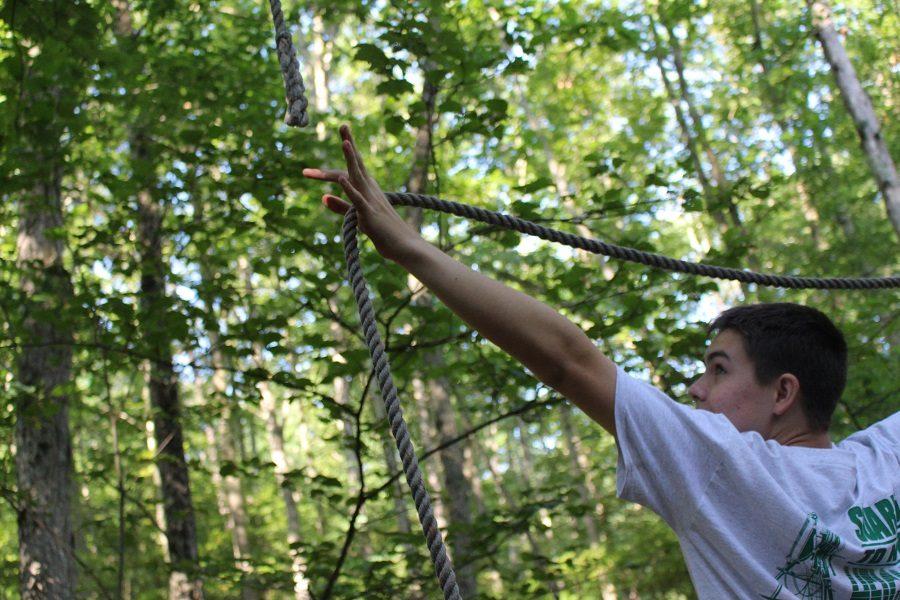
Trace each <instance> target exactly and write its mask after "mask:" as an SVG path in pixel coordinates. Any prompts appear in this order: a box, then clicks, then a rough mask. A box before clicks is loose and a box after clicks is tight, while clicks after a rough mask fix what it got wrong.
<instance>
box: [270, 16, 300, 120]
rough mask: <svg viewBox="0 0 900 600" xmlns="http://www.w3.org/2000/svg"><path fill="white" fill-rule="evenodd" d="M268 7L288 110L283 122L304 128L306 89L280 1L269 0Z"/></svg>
mask: <svg viewBox="0 0 900 600" xmlns="http://www.w3.org/2000/svg"><path fill="white" fill-rule="evenodd" d="M269 7H270V8H271V9H272V20H273V21H274V22H275V46H276V47H277V49H278V63H279V64H280V65H281V74H282V76H283V77H284V91H285V94H286V95H287V104H288V108H287V112H286V113H285V115H284V122H285V123H287V124H288V125H290V126H291V127H305V126H306V125H308V124H309V115H307V114H306V107H307V106H308V105H309V102H308V101H307V100H306V96H304V95H303V94H304V92H305V91H306V88H305V87H304V86H303V77H301V76H300V64H299V63H298V62H297V54H296V52H295V51H294V42H293V40H291V34H290V32H288V30H287V27H286V26H285V24H284V15H283V14H282V13H281V0H269Z"/></svg>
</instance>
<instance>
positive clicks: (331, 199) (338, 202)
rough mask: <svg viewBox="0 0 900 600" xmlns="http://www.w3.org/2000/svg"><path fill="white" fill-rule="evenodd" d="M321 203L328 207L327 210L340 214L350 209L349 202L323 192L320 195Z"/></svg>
mask: <svg viewBox="0 0 900 600" xmlns="http://www.w3.org/2000/svg"><path fill="white" fill-rule="evenodd" d="M322 204H324V205H325V206H326V207H327V208H328V210H330V211H332V212H336V213H338V214H341V215H342V214H344V213H346V212H347V211H348V210H350V203H349V202H346V201H345V200H342V199H340V198H338V197H337V196H333V195H331V194H325V195H324V196H322Z"/></svg>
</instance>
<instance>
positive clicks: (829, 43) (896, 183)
mask: <svg viewBox="0 0 900 600" xmlns="http://www.w3.org/2000/svg"><path fill="white" fill-rule="evenodd" d="M806 5H807V6H808V7H809V11H810V15H811V17H812V25H813V29H814V30H815V33H816V37H817V38H818V39H819V43H821V44H822V51H823V52H824V53H825V60H827V61H828V64H829V66H830V67H831V72H832V73H833V74H834V78H835V80H836V81H837V85H838V88H839V89H840V90H841V99H842V100H843V101H844V106H845V107H847V112H849V113H850V117H851V118H852V119H853V123H854V124H855V125H856V133H857V134H859V141H860V145H861V146H862V150H863V153H865V155H866V161H867V162H868V163H869V168H870V169H871V170H872V175H873V176H874V177H875V182H876V183H877V184H878V189H879V190H880V191H881V195H882V197H883V198H884V204H885V207H886V208H887V213H888V217H889V218H890V221H891V224H892V225H893V226H894V232H895V233H896V234H897V236H898V237H900V179H898V178H897V168H896V167H895V166H894V161H893V159H892V158H891V155H890V153H889V152H888V149H887V144H886V143H885V141H884V139H883V138H882V137H881V124H880V123H879V122H878V117H877V116H876V115H875V109H874V108H873V107H872V100H871V99H870V98H869V95H868V94H866V92H865V90H863V87H862V85H860V83H859V79H858V78H857V76H856V70H855V69H854V68H853V64H852V63H851V62H850V58H849V57H848V56H847V53H846V51H845V50H844V46H843V45H842V44H841V40H840V38H839V37H838V33H837V31H835V29H834V22H833V21H832V20H831V8H830V7H829V6H828V3H827V2H824V1H823V0H807V2H806Z"/></svg>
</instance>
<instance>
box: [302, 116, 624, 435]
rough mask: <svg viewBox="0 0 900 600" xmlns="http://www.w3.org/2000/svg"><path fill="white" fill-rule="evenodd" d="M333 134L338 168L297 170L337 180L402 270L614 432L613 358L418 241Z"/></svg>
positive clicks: (331, 200) (567, 324) (568, 326)
mask: <svg viewBox="0 0 900 600" xmlns="http://www.w3.org/2000/svg"><path fill="white" fill-rule="evenodd" d="M341 137H342V138H343V150H344V155H345V158H346V160H347V167H348V170H347V172H346V173H345V172H343V171H337V170H319V169H304V171H303V174H304V175H306V176H307V177H310V178H313V179H321V180H326V181H334V182H337V183H339V184H340V185H341V187H342V188H343V189H344V192H345V193H346V194H347V196H348V198H349V199H350V201H351V202H352V204H353V205H354V206H355V207H356V209H357V211H358V213H359V220H360V226H361V229H362V230H363V232H364V233H366V235H368V236H369V237H370V238H371V239H372V241H373V242H374V244H375V247H376V248H377V249H378V251H379V253H381V254H382V255H383V256H385V257H386V258H388V259H390V260H393V261H394V262H396V263H397V264H399V265H400V266H402V267H403V268H404V269H406V270H407V271H409V272H410V273H411V274H412V275H413V276H415V277H416V278H417V279H418V280H419V281H421V282H422V283H423V284H424V285H425V286H426V287H428V289H430V290H431V291H432V292H433V293H434V295H436V296H437V297H438V298H439V299H440V300H441V301H442V302H443V303H444V304H445V305H446V306H447V307H448V308H450V310H452V311H453V312H454V313H456V314H457V315H458V316H459V317H460V318H461V319H462V320H463V321H465V322H466V323H468V324H469V325H470V326H471V327H473V328H474V329H476V330H477V331H478V332H479V333H480V334H481V335H483V336H484V337H486V338H487V339H489V340H491V341H492V342H493V343H494V344H496V345H497V346H499V347H500V348H502V349H503V350H504V351H506V352H507V353H508V354H510V355H511V356H513V357H514V358H516V359H517V360H518V361H519V362H521V363H522V364H523V365H525V367H527V368H528V369H529V370H530V371H531V372H532V373H534V375H535V376H536V377H537V378H538V379H540V380H541V381H542V382H544V383H545V384H547V385H548V386H550V387H552V388H553V389H555V390H556V391H558V392H559V393H560V394H562V395H563V396H565V397H566V398H568V399H569V400H571V401H572V402H574V403H575V404H576V405H578V406H579V407H580V408H581V409H582V410H583V411H584V412H585V413H587V415H588V416H590V417H591V418H592V419H594V420H595V421H597V422H598V423H599V424H600V425H602V426H603V427H604V428H605V429H606V430H607V431H609V432H610V433H612V434H613V435H615V418H614V399H615V389H616V367H615V365H614V364H613V362H612V361H611V360H609V359H608V358H607V357H606V356H604V355H603V353H601V352H600V350H599V349H598V348H597V347H596V346H595V345H594V343H593V342H592V341H591V340H590V339H589V338H588V337H587V335H585V333H584V332H583V331H582V330H581V328H579V327H578V326H577V325H575V324H574V323H572V322H571V321H569V320H568V319H566V318H565V317H563V316H562V315H561V314H559V313H558V312H556V311H555V310H553V309H552V308H550V307H549V306H547V305H546V304H544V303H542V302H539V301H537V300H535V299H534V298H531V297H530V296H528V295H526V294H523V293H522V292H519V291H517V290H514V289H512V288H510V287H507V286H506V285H503V284H502V283H499V282H497V281H495V280H493V279H491V278H489V277H486V276H484V275H482V274H481V273H478V272H476V271H473V270H472V269H470V268H469V267H467V266H465V265H463V264H462V263H460V262H458V261H456V260H454V259H452V258H450V257H449V256H447V255H446V254H445V253H443V252H442V251H441V250H439V249H438V248H436V247H435V246H433V245H431V244H430V243H428V242H427V241H425V240H424V239H423V238H422V237H421V236H420V235H419V234H418V232H416V231H415V230H414V229H413V228H412V227H411V226H409V225H408V224H407V223H406V222H405V221H404V220H403V219H402V218H401V217H400V215H399V214H397V212H396V211H395V210H394V208H393V206H391V204H390V203H389V202H388V200H387V198H385V196H384V194H383V193H382V191H381V189H380V188H379V187H378V184H377V183H376V182H375V181H374V180H373V179H372V178H371V177H370V176H369V175H368V173H367V172H366V170H365V167H364V165H363V163H362V158H361V157H360V155H359V152H358V151H357V150H356V148H355V146H354V144H353V140H352V137H351V135H350V131H349V128H347V127H346V126H344V127H342V128H341ZM323 202H324V203H325V205H326V206H327V207H328V208H330V209H331V210H333V211H335V212H338V213H343V212H346V211H347V209H348V208H349V206H350V205H349V204H347V203H346V202H344V201H343V200H341V199H340V198H337V197H335V196H331V195H326V196H325V197H324V198H323Z"/></svg>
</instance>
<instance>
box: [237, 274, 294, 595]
mask: <svg viewBox="0 0 900 600" xmlns="http://www.w3.org/2000/svg"><path fill="white" fill-rule="evenodd" d="M238 269H239V270H240V272H241V273H242V275H243V278H244V289H245V292H246V297H247V298H248V302H249V303H250V304H249V306H248V308H247V313H248V315H249V316H250V317H252V316H253V315H254V312H255V311H254V310H253V282H252V280H251V273H250V264H249V261H248V259H247V258H246V257H241V258H240V259H238ZM253 360H254V362H255V363H256V366H257V367H260V368H262V367H264V366H265V361H264V360H263V352H262V347H261V346H260V345H259V344H254V345H253ZM256 389H257V391H259V395H260V403H259V407H260V410H261V411H262V417H263V421H264V422H265V424H266V434H267V436H268V440H269V452H270V453H271V457H272V462H273V463H274V464H275V482H276V483H277V484H278V489H279V490H280V491H281V500H282V502H283V503H284V511H285V516H286V518H287V542H288V553H289V555H290V559H291V575H292V579H293V583H294V598H295V600H311V598H312V596H311V594H310V592H309V587H310V582H309V579H307V578H306V571H307V566H306V561H305V560H304V559H303V555H302V554H300V544H301V539H302V538H301V536H300V514H299V512H298V510H297V501H296V500H295V499H294V493H293V485H291V482H290V480H289V479H288V477H287V474H288V473H290V471H291V467H290V465H289V463H288V460H287V454H286V453H285V451H284V428H283V427H282V422H281V421H279V419H278V400H277V398H276V397H275V394H274V393H273V392H272V388H271V387H270V386H269V382H268V381H260V382H259V383H257V384H256Z"/></svg>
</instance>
